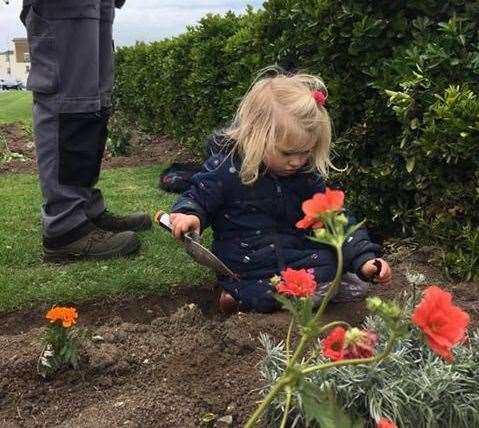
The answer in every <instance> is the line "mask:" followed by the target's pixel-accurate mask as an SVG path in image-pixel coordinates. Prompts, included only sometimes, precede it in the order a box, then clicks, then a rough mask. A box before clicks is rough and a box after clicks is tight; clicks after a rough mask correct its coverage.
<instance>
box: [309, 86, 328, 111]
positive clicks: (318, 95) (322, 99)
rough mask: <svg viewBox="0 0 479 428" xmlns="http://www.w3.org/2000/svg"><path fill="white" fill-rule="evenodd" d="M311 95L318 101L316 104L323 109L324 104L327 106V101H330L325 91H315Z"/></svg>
mask: <svg viewBox="0 0 479 428" xmlns="http://www.w3.org/2000/svg"><path fill="white" fill-rule="evenodd" d="M311 95H312V96H313V98H314V100H315V101H316V104H318V105H320V106H321V107H324V104H326V100H327V99H328V96H327V95H326V94H325V93H324V92H323V91H320V90H319V89H315V90H314V91H313V92H311Z"/></svg>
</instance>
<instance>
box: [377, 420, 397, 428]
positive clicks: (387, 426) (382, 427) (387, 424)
mask: <svg viewBox="0 0 479 428" xmlns="http://www.w3.org/2000/svg"><path fill="white" fill-rule="evenodd" d="M377 428H398V426H397V425H396V424H395V423H394V422H391V421H390V420H389V419H386V418H381V419H379V421H378V423H377Z"/></svg>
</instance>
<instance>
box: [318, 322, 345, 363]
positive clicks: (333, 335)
mask: <svg viewBox="0 0 479 428" xmlns="http://www.w3.org/2000/svg"><path fill="white" fill-rule="evenodd" d="M345 340H346V330H345V329H344V328H343V327H335V328H333V329H332V330H331V332H330V333H329V334H328V335H327V336H326V337H325V338H324V339H323V355H324V356H325V357H327V358H329V359H330V360H331V361H339V360H344V343H345Z"/></svg>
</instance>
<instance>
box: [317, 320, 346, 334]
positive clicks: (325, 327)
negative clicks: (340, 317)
mask: <svg viewBox="0 0 479 428" xmlns="http://www.w3.org/2000/svg"><path fill="white" fill-rule="evenodd" d="M338 325H342V326H344V327H346V328H347V329H348V330H349V329H350V328H351V324H349V323H347V322H346V321H333V322H330V323H328V324H325V325H323V326H322V327H321V329H320V330H319V333H323V332H324V331H326V330H330V329H332V328H333V327H336V326H338Z"/></svg>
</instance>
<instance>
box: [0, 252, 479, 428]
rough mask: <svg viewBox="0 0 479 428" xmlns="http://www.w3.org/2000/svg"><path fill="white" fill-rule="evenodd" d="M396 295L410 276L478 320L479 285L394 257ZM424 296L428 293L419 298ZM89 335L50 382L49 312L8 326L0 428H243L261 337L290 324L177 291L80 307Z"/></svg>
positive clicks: (202, 293)
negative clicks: (450, 294) (44, 349)
mask: <svg viewBox="0 0 479 428" xmlns="http://www.w3.org/2000/svg"><path fill="white" fill-rule="evenodd" d="M390 259H391V261H392V263H393V268H394V272H395V277H394V282H393V285H392V286H391V287H387V288H386V287H379V286H374V287H373V288H372V289H371V294H377V295H380V296H382V297H385V298H399V296H400V295H401V292H402V291H403V290H406V289H408V290H409V291H410V286H409V284H408V282H407V281H406V279H405V273H406V272H408V271H414V272H420V273H423V274H424V275H425V276H426V280H427V282H429V283H438V284H441V285H443V286H445V287H446V288H448V289H451V290H453V291H454V294H455V301H456V302H457V303H458V304H460V305H461V306H463V307H464V308H465V309H467V310H468V312H469V313H470V314H471V315H472V317H473V320H474V326H477V325H478V323H477V322H478V319H479V313H478V311H479V300H478V295H479V284H477V283H460V284H452V283H448V282H447V281H446V280H445V279H444V278H443V277H442V276H441V274H440V273H439V272H438V271H436V270H434V269H432V268H430V267H429V265H428V263H427V261H426V260H425V256H424V254H422V253H420V252H416V253H414V254H408V255H407V256H406V254H405V253H403V254H402V255H401V254H399V255H398V254H396V255H394V254H393V255H391V257H390ZM418 291H420V290H418ZM78 308H79V313H80V320H81V323H80V324H81V325H83V326H85V327H88V328H89V329H90V330H92V331H93V332H94V333H95V335H98V336H101V339H99V340H98V341H97V342H94V343H92V344H91V345H89V346H88V347H87V350H86V356H85V358H84V361H83V364H82V367H81V368H80V369H79V370H77V371H74V370H66V371H64V372H63V373H59V374H58V375H57V376H56V377H55V378H54V379H51V380H48V381H46V380H43V379H42V378H40V377H39V376H38V375H37V374H36V371H35V365H36V361H37V357H38V355H39V353H40V350H41V345H40V337H41V335H42V333H43V326H44V321H43V319H42V317H43V314H44V313H45V310H46V307H41V308H36V309H35V310H28V311H19V312H16V313H10V314H4V315H1V316H0V346H1V349H2V358H1V359H0V424H2V425H3V426H40V425H42V426H43V425H60V426H64V427H74V426H82V427H97V426H115V427H116V426H118V427H120V426H127V427H130V426H131V427H144V426H151V427H153V426H154V427H197V426H200V418H201V416H202V415H205V414H206V413H213V414H214V415H216V416H217V417H218V418H221V417H227V418H226V419H230V420H232V421H233V422H232V424H231V425H230V426H233V427H237V426H241V425H242V424H243V423H244V422H245V420H246V418H247V417H248V415H249V414H250V413H251V411H252V410H253V409H254V407H255V405H256V404H255V403H256V401H257V400H258V399H259V394H258V387H259V386H260V385H261V383H260V382H261V380H260V374H259V372H258V370H257V367H256V366H257V364H258V362H259V361H260V360H261V358H262V356H263V354H262V350H261V347H260V346H259V342H258V337H259V335H260V333H268V334H270V335H271V336H272V337H273V338H275V339H276V340H277V341H279V340H281V339H282V338H284V337H285V334H286V330H287V326H288V322H289V316H288V314H287V313H284V312H279V313H275V314H272V315H259V314H238V315H235V316H233V317H231V318H228V319H226V318H224V317H223V316H221V315H220V314H219V313H218V312H217V310H216V307H215V304H214V298H213V292H212V287H211V286H207V285H205V286H198V287H179V288H175V289H173V290H172V291H171V293H169V294H168V295H165V296H148V297H138V298H129V299H120V300H110V301H108V300H107V301H101V302H93V303H87V304H83V305H79V306H78ZM364 316H365V308H364V303H362V302H360V303H355V304H335V305H331V306H330V307H329V308H328V311H327V318H328V319H345V320H347V321H349V322H351V323H353V324H356V325H357V324H360V323H361V321H362V320H363V319H364Z"/></svg>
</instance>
